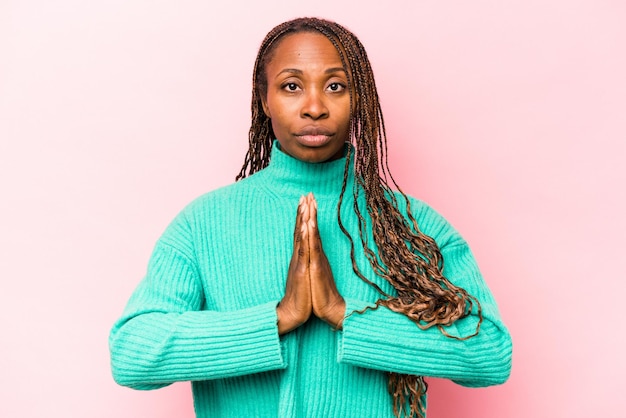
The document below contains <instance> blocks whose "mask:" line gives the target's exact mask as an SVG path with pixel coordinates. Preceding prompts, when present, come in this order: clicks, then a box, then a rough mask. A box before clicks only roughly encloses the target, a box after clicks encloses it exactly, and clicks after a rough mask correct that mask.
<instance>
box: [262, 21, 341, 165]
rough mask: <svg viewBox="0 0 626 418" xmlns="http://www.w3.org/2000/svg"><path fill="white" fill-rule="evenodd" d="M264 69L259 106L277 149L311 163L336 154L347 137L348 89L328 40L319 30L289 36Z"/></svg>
mask: <svg viewBox="0 0 626 418" xmlns="http://www.w3.org/2000/svg"><path fill="white" fill-rule="evenodd" d="M265 72H266V75H267V96H266V97H265V99H264V100H263V109H264V111H265V114H266V115H267V116H268V117H270V118H271V120H272V128H273V130H274V134H275V135H276V138H277V139H278V142H279V143H280V147H281V149H282V150H283V151H284V152H286V153H287V154H289V155H291V156H292V157H294V158H297V159H299V160H301V161H307V162H312V163H319V162H323V161H329V160H334V159H337V158H341V157H342V156H343V149H344V143H345V142H346V141H348V140H349V138H348V131H349V126H350V93H349V91H348V78H347V75H346V72H345V70H344V69H343V66H342V65H341V58H340V57H339V53H338V52H337V50H336V49H335V47H334V46H333V44H332V43H331V42H330V41H329V40H328V39H327V38H326V37H325V36H324V35H321V34H318V33H311V32H303V33H296V34H293V35H288V36H286V37H285V38H283V39H282V40H281V41H280V43H279V44H278V46H277V47H276V49H275V50H274V53H273V56H272V58H271V60H270V61H269V62H268V64H267V65H266V71H265Z"/></svg>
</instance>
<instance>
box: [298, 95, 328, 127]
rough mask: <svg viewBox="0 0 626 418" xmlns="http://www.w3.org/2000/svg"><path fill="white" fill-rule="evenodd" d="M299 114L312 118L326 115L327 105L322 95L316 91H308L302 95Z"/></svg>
mask: <svg viewBox="0 0 626 418" xmlns="http://www.w3.org/2000/svg"><path fill="white" fill-rule="evenodd" d="M301 115H302V117H304V118H311V119H313V120H317V119H323V118H325V117H328V107H327V106H326V102H325V98H324V95H323V94H322V93H319V92H316V91H311V92H308V93H307V94H306V95H305V97H304V102H303V105H302V110H301Z"/></svg>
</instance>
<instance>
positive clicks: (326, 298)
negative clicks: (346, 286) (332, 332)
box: [305, 193, 346, 329]
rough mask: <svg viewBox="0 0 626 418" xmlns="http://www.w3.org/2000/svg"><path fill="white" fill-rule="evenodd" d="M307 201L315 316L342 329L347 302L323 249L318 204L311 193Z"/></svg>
mask: <svg viewBox="0 0 626 418" xmlns="http://www.w3.org/2000/svg"><path fill="white" fill-rule="evenodd" d="M305 199H306V204H308V205H309V220H308V222H307V228H308V234H307V237H308V239H309V251H310V254H309V257H310V258H309V259H310V261H309V274H310V278H311V299H312V304H313V314H314V315H315V316H317V317H318V318H320V319H321V320H323V321H325V322H327V323H328V324H329V325H330V326H332V327H333V328H335V329H341V325H342V323H343V318H344V316H345V312H346V302H345V301H344V299H343V297H342V296H341V295H340V294H339V291H338V290H337V286H336V284H335V279H334V277H333V272H332V270H331V268H330V264H329V263H328V258H326V254H325V253H324V248H323V247H322V239H321V237H320V233H319V229H318V227H317V202H316V201H315V198H314V197H313V194H311V193H309V194H308V195H307V196H306V197H305Z"/></svg>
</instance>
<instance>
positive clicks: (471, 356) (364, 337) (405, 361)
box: [338, 218, 512, 387]
mask: <svg viewBox="0 0 626 418" xmlns="http://www.w3.org/2000/svg"><path fill="white" fill-rule="evenodd" d="M441 219H443V218H441ZM450 228H451V227H450ZM454 232H455V234H454V238H453V239H451V240H449V242H447V243H446V245H445V246H441V252H442V255H443V258H444V263H445V264H444V265H445V267H444V275H445V276H446V277H447V278H448V279H449V280H450V281H451V282H453V283H454V284H456V285H458V286H460V287H462V288H464V289H465V290H467V292H468V293H469V294H470V295H472V296H474V297H476V298H477V299H478V301H479V302H480V305H481V307H482V315H483V318H484V319H483V322H482V324H481V326H480V332H479V333H478V335H476V336H474V337H472V338H469V339H467V340H463V341H460V340H456V339H453V338H450V337H447V336H445V335H443V333H442V332H441V331H440V330H439V329H438V328H436V327H433V328H429V329H427V330H422V329H420V328H419V327H418V326H417V325H416V324H415V323H414V322H412V321H411V320H410V319H409V318H407V317H406V316H404V315H402V314H399V313H396V312H393V311H391V310H390V309H388V308H386V307H379V308H377V309H366V310H365V311H364V312H363V313H359V312H358V311H363V309H364V308H366V307H368V306H370V307H371V306H373V304H372V303H371V302H368V301H362V300H355V299H348V300H347V301H346V302H347V309H346V313H347V316H346V318H345V320H344V323H343V331H342V332H341V333H338V335H339V339H340V340H339V351H338V359H339V361H340V362H343V363H346V364H351V365H354V366H359V367H364V368H370V369H376V370H383V371H390V372H396V373H402V374H413V375H419V376H427V377H440V378H447V379H451V380H453V381H455V382H456V383H458V384H461V385H463V386H469V387H481V386H490V385H497V384H501V383H504V381H506V380H507V379H508V377H509V375H510V370H511V356H512V343H511V337H510V335H509V332H508V330H507V329H506V327H505V325H504V324H503V322H502V320H501V318H500V315H499V312H498V308H497V306H496V303H495V300H494V298H493V296H492V294H491V292H490V291H489V289H488V287H487V285H486V284H485V282H484V280H483V278H482V276H481V274H480V271H479V270H478V266H477V264H476V261H475V259H474V257H473V255H472V253H471V251H470V249H469V247H468V245H467V243H466V242H465V241H464V240H463V239H462V238H461V237H460V236H459V235H458V234H456V231H454ZM477 313H478V311H477V308H476V306H474V307H473V309H472V312H471V314H470V315H469V316H467V317H465V318H463V319H460V320H458V321H456V322H455V323H453V324H452V325H451V326H449V327H446V328H445V330H446V332H447V333H448V334H450V335H455V336H458V337H463V336H468V335H471V334H473V333H474V332H475V330H476V325H477V323H478V320H479V319H478V315H477Z"/></svg>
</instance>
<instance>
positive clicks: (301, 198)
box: [298, 196, 304, 205]
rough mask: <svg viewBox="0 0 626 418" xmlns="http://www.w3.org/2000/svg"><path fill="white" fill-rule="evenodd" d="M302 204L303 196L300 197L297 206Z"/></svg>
mask: <svg viewBox="0 0 626 418" xmlns="http://www.w3.org/2000/svg"><path fill="white" fill-rule="evenodd" d="M302 202H304V196H300V203H298V204H299V205H301V204H302Z"/></svg>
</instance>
